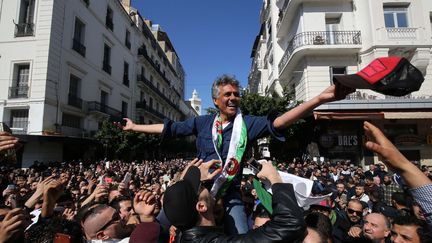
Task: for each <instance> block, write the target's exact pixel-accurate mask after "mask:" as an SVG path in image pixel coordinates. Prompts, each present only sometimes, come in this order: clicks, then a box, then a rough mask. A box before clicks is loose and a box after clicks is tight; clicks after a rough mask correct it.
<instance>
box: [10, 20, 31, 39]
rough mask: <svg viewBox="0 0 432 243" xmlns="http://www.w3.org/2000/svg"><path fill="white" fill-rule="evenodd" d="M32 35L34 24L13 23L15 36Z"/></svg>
mask: <svg viewBox="0 0 432 243" xmlns="http://www.w3.org/2000/svg"><path fill="white" fill-rule="evenodd" d="M33 35H34V24H32V23H21V24H15V37H25V36H33Z"/></svg>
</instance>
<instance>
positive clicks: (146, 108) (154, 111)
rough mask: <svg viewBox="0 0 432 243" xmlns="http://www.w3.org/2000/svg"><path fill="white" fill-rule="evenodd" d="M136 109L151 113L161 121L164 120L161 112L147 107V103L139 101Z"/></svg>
mask: <svg viewBox="0 0 432 243" xmlns="http://www.w3.org/2000/svg"><path fill="white" fill-rule="evenodd" d="M136 108H137V109H142V110H144V111H147V112H149V113H151V114H152V115H154V116H156V117H158V118H160V119H164V118H165V115H164V114H162V113H160V112H159V111H157V110H155V109H153V108H152V107H150V106H148V105H146V103H145V102H144V101H137V103H136Z"/></svg>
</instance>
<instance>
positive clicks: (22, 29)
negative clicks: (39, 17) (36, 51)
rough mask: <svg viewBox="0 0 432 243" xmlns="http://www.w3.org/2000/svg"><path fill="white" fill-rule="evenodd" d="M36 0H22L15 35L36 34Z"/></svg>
mask: <svg viewBox="0 0 432 243" xmlns="http://www.w3.org/2000/svg"><path fill="white" fill-rule="evenodd" d="M34 10H35V0H21V4H20V10H19V11H20V12H19V18H18V23H15V37H22V36H31V35H33V34H34V28H33V27H34V24H33V23H34Z"/></svg>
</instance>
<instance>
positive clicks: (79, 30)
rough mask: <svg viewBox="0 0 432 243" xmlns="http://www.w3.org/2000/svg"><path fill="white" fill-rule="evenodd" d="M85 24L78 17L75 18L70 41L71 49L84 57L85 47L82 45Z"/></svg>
mask: <svg viewBox="0 0 432 243" xmlns="http://www.w3.org/2000/svg"><path fill="white" fill-rule="evenodd" d="M84 35H85V24H84V23H83V22H81V20H79V19H78V18H75V30H74V37H73V43H72V49H74V50H75V51H76V52H78V53H79V54H80V55H81V56H83V57H85V53H86V48H85V46H84Z"/></svg>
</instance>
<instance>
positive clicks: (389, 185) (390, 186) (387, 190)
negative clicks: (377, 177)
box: [382, 174, 402, 206]
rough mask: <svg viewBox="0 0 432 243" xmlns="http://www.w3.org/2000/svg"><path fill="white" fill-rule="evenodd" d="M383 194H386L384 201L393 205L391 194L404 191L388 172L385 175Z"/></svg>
mask: <svg viewBox="0 0 432 243" xmlns="http://www.w3.org/2000/svg"><path fill="white" fill-rule="evenodd" d="M382 189H383V194H384V202H385V203H386V204H387V205H388V206H392V201H391V196H392V194H393V193H394V192H402V190H401V189H400V187H399V185H397V184H396V183H394V182H393V179H392V177H391V176H390V175H389V174H387V175H385V176H384V183H383V185H382Z"/></svg>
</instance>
